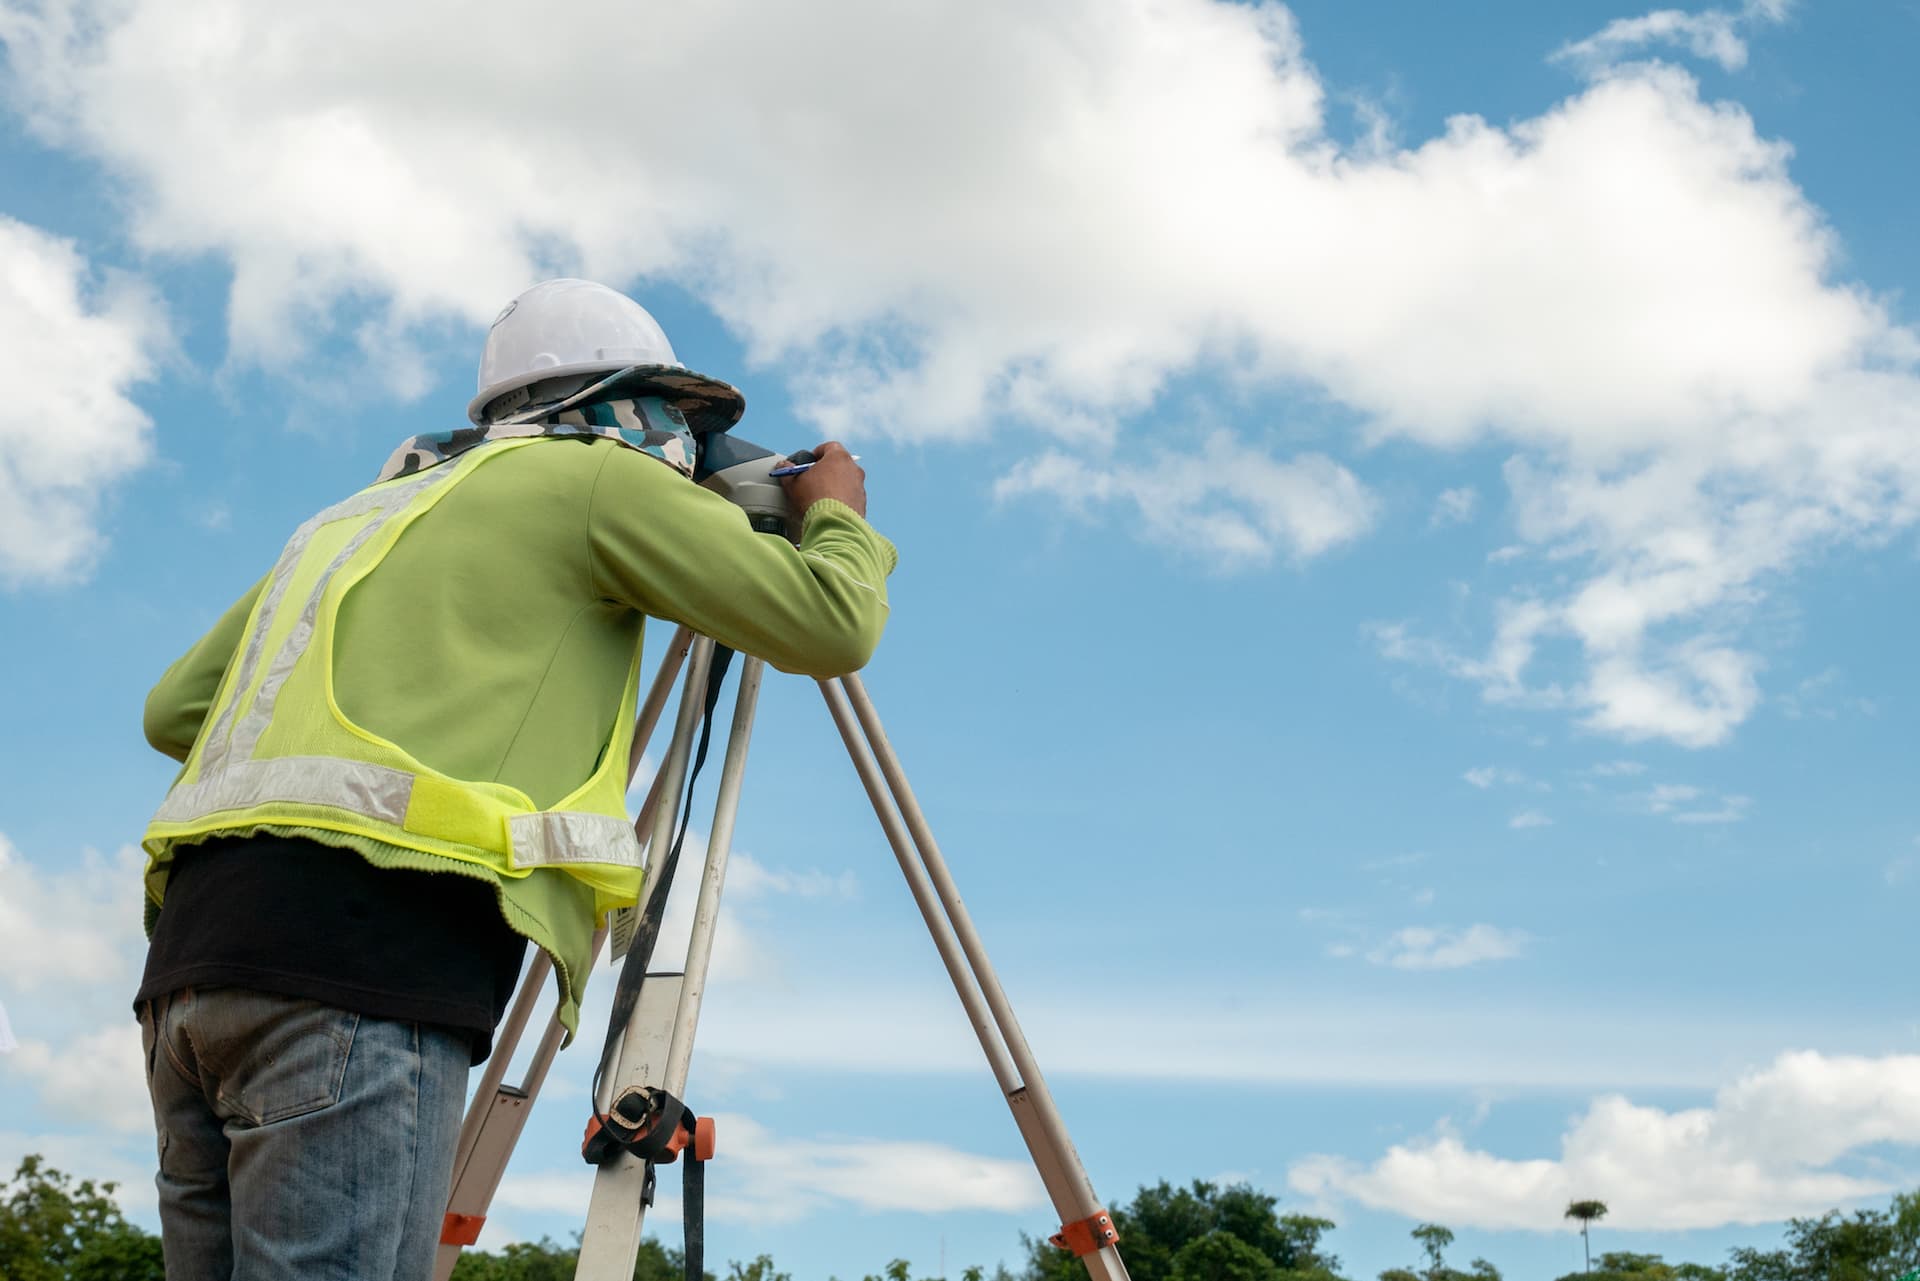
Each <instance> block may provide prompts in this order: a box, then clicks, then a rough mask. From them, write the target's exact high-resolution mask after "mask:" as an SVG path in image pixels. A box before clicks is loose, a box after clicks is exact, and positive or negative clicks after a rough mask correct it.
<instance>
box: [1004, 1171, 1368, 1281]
mask: <svg viewBox="0 0 1920 1281" xmlns="http://www.w3.org/2000/svg"><path fill="white" fill-rule="evenodd" d="M1277 1204H1278V1198H1276V1197H1271V1196H1268V1195H1266V1194H1265V1193H1263V1192H1259V1191H1256V1190H1255V1189H1253V1188H1252V1187H1249V1186H1248V1185H1246V1184H1233V1185H1231V1186H1227V1187H1220V1186H1218V1185H1215V1184H1212V1183H1205V1182H1197V1181H1196V1182H1194V1183H1192V1184H1190V1185H1189V1186H1187V1187H1183V1188H1176V1187H1174V1186H1172V1185H1171V1184H1169V1183H1167V1182H1165V1181H1162V1182H1160V1183H1156V1184H1154V1185H1152V1186H1151V1187H1143V1188H1141V1189H1140V1190H1139V1192H1138V1193H1136V1194H1135V1196H1134V1198H1133V1200H1132V1202H1130V1203H1129V1204H1127V1205H1126V1206H1123V1207H1121V1208H1119V1209H1116V1210H1114V1211H1113V1223H1114V1227H1115V1228H1116V1229H1118V1231H1119V1233H1120V1252H1121V1253H1122V1254H1123V1255H1125V1256H1126V1260H1127V1272H1128V1275H1130V1276H1131V1277H1132V1278H1133V1281H1188V1278H1211V1277H1215V1276H1218V1277H1222V1278H1229V1277H1230V1278H1236V1279H1237V1278H1240V1277H1242V1276H1245V1277H1251V1278H1257V1279H1258V1281H1340V1278H1339V1276H1338V1273H1339V1269H1340V1260H1339V1259H1338V1258H1337V1257H1336V1256H1334V1255H1332V1254H1330V1253H1325V1252H1323V1251H1322V1249H1321V1245H1320V1242H1321V1238H1322V1237H1324V1236H1325V1235H1326V1234H1327V1233H1328V1232H1331V1231H1332V1230H1333V1223H1332V1222H1331V1221H1330V1220H1327V1219H1318V1218H1314V1217H1313V1216H1311V1215H1305V1214H1280V1213H1278V1212H1277V1211H1276V1209H1275V1206H1276V1205H1277ZM1022 1240H1023V1241H1024V1242H1025V1244H1026V1250H1027V1262H1026V1269H1025V1271H1024V1272H1023V1273H1022V1274H1021V1276H1022V1281H1086V1275H1087V1272H1086V1268H1085V1266H1084V1265H1083V1264H1081V1262H1080V1261H1079V1260H1078V1259H1076V1258H1074V1256H1073V1255H1071V1254H1069V1253H1067V1252H1066V1251H1065V1250H1061V1249H1059V1248H1057V1247H1055V1246H1053V1245H1050V1244H1048V1242H1047V1241H1046V1240H1045V1239H1044V1238H1039V1239H1036V1238H1034V1237H1030V1236H1023V1237H1022ZM1202 1243H1204V1244H1202ZM1189 1251H1190V1252H1189ZM1249 1252H1250V1253H1249ZM1256 1259H1257V1260H1259V1262H1258V1263H1256V1262H1255V1260H1256ZM1263 1265H1264V1270H1263ZM1215 1266H1217V1268H1218V1269H1219V1270H1218V1271H1215V1272H1209V1271H1207V1270H1206V1269H1207V1268H1209V1267H1215ZM1196 1269H1197V1270H1196Z"/></svg>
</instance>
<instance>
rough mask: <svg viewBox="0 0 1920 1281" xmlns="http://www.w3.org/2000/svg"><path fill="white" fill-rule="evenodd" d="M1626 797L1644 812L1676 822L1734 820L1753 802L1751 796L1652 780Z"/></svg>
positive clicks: (1743, 813) (1731, 821)
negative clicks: (1640, 789)
mask: <svg viewBox="0 0 1920 1281" xmlns="http://www.w3.org/2000/svg"><path fill="white" fill-rule="evenodd" d="M1630 799H1631V800H1632V802H1633V804H1634V805H1636V806H1637V807H1638V808H1640V809H1642V810H1644V811H1645V812H1646V813H1648V814H1658V815H1663V816H1665V817H1667V818H1670V819H1672V820H1673V821H1674V822H1676V823H1737V822H1739V821H1740V820H1741V819H1743V818H1745V817H1746V816H1747V809H1748V807H1749V806H1751V805H1752V804H1753V798H1752V797H1751V796H1736V795H1732V794H1730V793H1726V792H1710V791H1708V790H1707V789H1705V788H1701V787H1695V786H1693V785H1692V784H1691V783H1656V784H1654V785H1653V786H1652V787H1651V788H1649V789H1647V790H1646V791H1644V792H1640V793H1636V794H1635V795H1634V796H1633V797H1631V798H1630Z"/></svg>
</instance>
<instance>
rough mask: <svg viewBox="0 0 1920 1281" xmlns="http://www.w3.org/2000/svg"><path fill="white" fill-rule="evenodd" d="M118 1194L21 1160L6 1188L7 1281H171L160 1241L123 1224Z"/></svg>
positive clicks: (0, 1268) (2, 1257)
mask: <svg viewBox="0 0 1920 1281" xmlns="http://www.w3.org/2000/svg"><path fill="white" fill-rule="evenodd" d="M115 1186H116V1185H114V1184H112V1183H101V1184H98V1185H96V1184H95V1183H94V1182H93V1181H92V1180H91V1179H83V1180H81V1181H80V1182H79V1183H78V1184H76V1183H74V1182H73V1180H72V1179H71V1178H70V1177H69V1176H67V1175H65V1174H63V1173H61V1172H60V1171H59V1170H56V1169H54V1168H52V1167H51V1166H49V1165H47V1164H46V1163H45V1162H44V1161H42V1160H41V1159H40V1158H39V1157H37V1156H27V1157H22V1158H21V1161H20V1168H19V1169H18V1170H16V1171H15V1172H14V1175H13V1177H12V1178H11V1179H9V1180H8V1181H7V1182H6V1183H4V1184H0V1277H6V1278H8V1281H165V1278H166V1272H165V1269H164V1267H163V1265H162V1263H161V1257H160V1239H159V1238H158V1237H156V1236H153V1235H152V1234H151V1233H148V1232H144V1231H142V1230H141V1229H139V1228H137V1227H135V1226H134V1225H133V1224H131V1223H128V1222H127V1221H126V1219H125V1218H123V1217H122V1216H121V1214H120V1207H119V1206H117V1205H115V1204H114V1202H113V1195H112V1194H113V1190H114V1187H115Z"/></svg>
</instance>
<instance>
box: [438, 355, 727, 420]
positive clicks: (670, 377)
mask: <svg viewBox="0 0 1920 1281" xmlns="http://www.w3.org/2000/svg"><path fill="white" fill-rule="evenodd" d="M625 368H627V366H625V365H608V364H606V363H604V362H595V363H590V364H577V365H550V366H548V367H547V368H545V369H536V370H532V371H530V372H528V373H526V374H523V375H521V376H520V377H518V378H513V379H509V380H508V381H506V382H503V383H500V384H498V385H497V386H493V387H489V388H487V389H486V390H485V391H483V392H481V393H480V394H479V395H477V396H475V397H474V398H473V400H472V401H471V402H469V403H468V405H467V418H468V420H469V421H471V422H472V423H474V424H475V425H476V426H480V427H484V426H486V425H487V420H486V419H485V418H483V417H482V416H481V415H482V414H484V413H485V412H486V408H487V406H488V405H491V404H492V403H493V402H494V401H496V400H499V399H500V398H501V397H502V396H507V395H511V394H512V393H514V392H516V391H519V390H520V389H521V388H522V387H530V386H532V385H533V384H534V383H541V382H546V381H547V380H548V379H550V378H566V377H568V376H570V375H573V374H612V373H618V372H619V371H620V370H622V369H625ZM632 371H633V372H632V373H631V374H630V375H629V376H628V377H626V378H624V379H622V380H621V381H620V382H619V383H618V384H616V385H615V386H614V387H612V388H609V389H608V392H609V393H611V392H616V391H617V392H618V393H620V394H623V395H631V396H642V395H654V396H658V397H660V398H661V399H662V400H664V401H666V402H667V403H668V404H670V405H672V406H673V407H674V408H675V409H678V410H679V411H680V413H681V414H682V416H684V417H685V418H686V420H687V426H688V427H689V428H691V429H692V431H693V434H694V435H696V436H704V435H706V434H707V433H708V432H715V431H726V430H727V429H728V428H730V427H732V426H733V425H734V424H735V423H737V422H739V421H740V416H741V415H742V414H744V413H746V412H747V398H746V396H745V395H743V394H742V393H741V391H740V389H739V388H738V387H735V386H734V385H733V384H732V383H724V382H721V381H720V380H719V379H718V378H709V377H707V376H706V375H705V374H696V373H695V372H693V370H691V369H687V368H685V367H684V366H681V365H635V366H632ZM603 394H606V393H603Z"/></svg>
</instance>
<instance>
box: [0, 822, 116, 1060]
mask: <svg viewBox="0 0 1920 1281" xmlns="http://www.w3.org/2000/svg"><path fill="white" fill-rule="evenodd" d="M144 866H145V860H144V858H143V857H142V855H141V854H140V852H139V851H138V850H136V849H134V848H133V847H132V846H124V847H122V848H121V849H120V851H119V852H118V853H117V854H116V855H114V856H113V857H112V858H106V857H104V856H102V855H101V854H99V853H97V852H96V851H93V850H87V851H86V852H85V853H83V854H82V855H81V856H80V857H79V859H78V860H76V864H75V866H73V867H71V868H70V869H67V870H64V871H59V872H48V871H45V870H43V869H42V868H41V867H40V866H39V865H37V864H35V863H31V862H29V861H27V858H26V856H25V855H23V854H21V853H20V851H19V850H18V849H16V848H15V847H14V845H13V843H12V842H11V841H9V840H8V839H7V838H6V836H5V835H4V834H0V982H4V983H5V985H6V988H7V990H9V991H12V992H33V991H36V990H38V989H41V988H43V987H47V986H53V987H70V986H72V985H76V984H77V985H87V984H96V983H109V982H114V981H117V980H121V979H130V978H131V976H132V971H133V966H134V965H135V964H136V949H137V947H138V945H139V944H140V943H141V942H142V940H141V938H140V932H139V928H138V918H137V915H135V916H132V917H130V916H129V912H133V913H137V912H138V906H137V904H135V905H133V906H132V907H130V906H129V899H128V894H129V889H128V887H129V886H133V887H138V885H139V884H140V873H141V870H142V868H143V867H144ZM134 892H136V893H137V888H136V889H135V891H134ZM129 991H131V989H130V988H129ZM16 1030H17V1031H18V1032H20V1033H21V1034H22V1035H28V1036H30V1035H31V1034H32V1029H31V1028H30V1027H29V1026H28V1025H27V1024H25V1023H24V1022H23V1023H21V1024H20V1025H19V1026H18V1027H17V1029H16Z"/></svg>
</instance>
